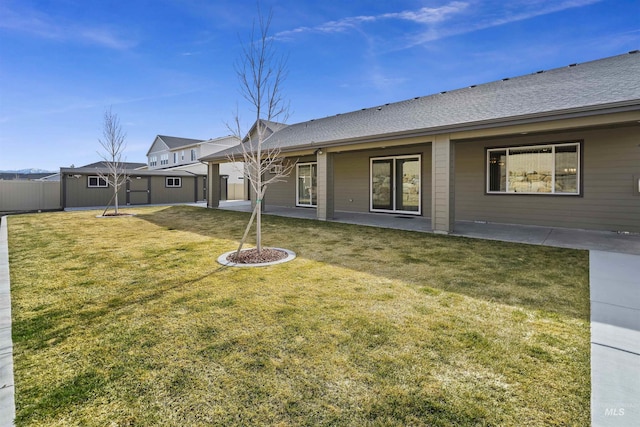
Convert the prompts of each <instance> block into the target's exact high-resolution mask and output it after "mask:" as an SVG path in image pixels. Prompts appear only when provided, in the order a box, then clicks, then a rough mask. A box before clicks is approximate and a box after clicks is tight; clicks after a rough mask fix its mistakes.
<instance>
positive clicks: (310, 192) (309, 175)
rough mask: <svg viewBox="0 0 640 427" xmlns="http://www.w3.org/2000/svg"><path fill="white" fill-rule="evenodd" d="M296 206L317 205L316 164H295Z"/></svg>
mask: <svg viewBox="0 0 640 427" xmlns="http://www.w3.org/2000/svg"><path fill="white" fill-rule="evenodd" d="M296 171H297V173H296V175H297V180H296V187H297V188H296V206H305V207H311V206H317V205H318V194H317V187H318V185H317V178H318V172H317V164H316V163H300V164H298V165H296Z"/></svg>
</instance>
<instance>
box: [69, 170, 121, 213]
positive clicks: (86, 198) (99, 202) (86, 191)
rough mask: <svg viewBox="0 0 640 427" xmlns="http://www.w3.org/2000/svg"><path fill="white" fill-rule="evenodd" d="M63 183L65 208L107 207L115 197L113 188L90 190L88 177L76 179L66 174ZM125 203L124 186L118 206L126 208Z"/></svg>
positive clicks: (119, 195) (82, 176)
mask: <svg viewBox="0 0 640 427" xmlns="http://www.w3.org/2000/svg"><path fill="white" fill-rule="evenodd" d="M92 176H95V175H92ZM61 183H62V185H63V189H62V191H63V199H64V206H63V207H64V208H77V207H86V206H107V204H109V201H110V200H111V197H112V196H113V188H111V187H101V188H90V187H89V185H88V182H87V175H81V176H80V177H79V178H75V177H68V176H67V175H66V174H65V175H63V176H62V179H61ZM125 201H126V189H125V186H124V185H123V186H122V187H120V190H119V191H118V205H119V206H124V205H125V203H126V202H125ZM112 204H113V203H112Z"/></svg>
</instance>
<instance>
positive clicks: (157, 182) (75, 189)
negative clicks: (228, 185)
mask: <svg viewBox="0 0 640 427" xmlns="http://www.w3.org/2000/svg"><path fill="white" fill-rule="evenodd" d="M168 176H171V175H168ZM165 178H166V176H144V175H141V176H140V179H136V175H132V180H131V182H130V186H129V188H130V190H132V192H131V193H129V194H130V204H131V205H143V204H147V203H151V204H166V203H193V202H195V201H196V199H198V200H203V199H204V192H203V189H204V182H203V177H195V176H181V177H180V178H182V187H179V188H167V187H166V184H165ZM196 181H197V184H196ZM61 185H62V192H63V194H62V198H63V201H64V206H63V208H74V207H100V206H107V204H109V202H110V201H111V197H112V195H113V188H111V187H106V188H105V187H101V188H89V187H88V184H87V176H86V175H82V176H81V177H80V178H73V177H71V178H70V177H69V176H68V175H67V174H65V175H64V176H63V181H62V183H61ZM196 185H198V187H196ZM147 188H148V189H149V190H150V193H149V195H147V193H146V192H143V190H145V189H147ZM196 188H197V190H196ZM118 204H119V206H125V205H126V204H127V193H126V185H123V186H122V187H121V188H120V191H119V192H118ZM111 205H113V202H112V203H111Z"/></svg>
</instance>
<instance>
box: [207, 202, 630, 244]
mask: <svg viewBox="0 0 640 427" xmlns="http://www.w3.org/2000/svg"><path fill="white" fill-rule="evenodd" d="M219 209H224V210H232V211H240V212H251V204H250V203H249V202H247V201H233V200H232V201H223V202H220V207H219ZM264 213H265V214H266V215H277V216H285V217H289V218H305V219H316V210H315V209H313V208H290V207H282V206H268V205H267V208H266V210H265V211H264ZM332 221H333V222H342V223H346V224H357V225H366V226H372V227H382V228H394V229H398V230H408V231H420V232H425V233H431V220H430V219H429V218H425V217H421V216H410V215H393V214H379V213H357V212H343V211H336V212H335V214H334V217H333V219H332ZM639 221H640V219H639ZM451 235H453V236H463V237H472V238H477V239H488V240H500V241H504V242H516V243H528V244H532V245H545V246H555V247H561V248H574V249H584V250H599V251H608V252H621V253H627V254H635V255H640V234H621V233H616V232H612V231H592V230H578V229H570V228H555V227H539V226H530V225H513V224H496V223H481V222H471V221H456V223H455V226H454V232H453V233H451Z"/></svg>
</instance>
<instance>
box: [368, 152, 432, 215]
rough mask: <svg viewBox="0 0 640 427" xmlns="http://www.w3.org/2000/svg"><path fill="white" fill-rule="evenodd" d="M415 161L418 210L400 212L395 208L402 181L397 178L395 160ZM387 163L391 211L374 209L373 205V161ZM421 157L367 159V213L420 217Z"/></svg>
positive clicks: (411, 155) (409, 155)
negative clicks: (417, 180) (389, 173)
mask: <svg viewBox="0 0 640 427" xmlns="http://www.w3.org/2000/svg"><path fill="white" fill-rule="evenodd" d="M407 159H409V160H417V162H418V177H419V183H418V188H417V190H418V194H417V197H418V210H417V211H408V210H400V209H398V208H397V205H398V201H397V200H398V199H397V197H398V191H400V193H402V191H403V184H404V183H403V180H402V179H401V177H398V172H399V171H398V170H397V167H398V166H397V165H398V162H397V160H407ZM380 160H381V161H387V162H390V163H391V176H390V177H389V182H390V183H391V194H390V197H391V209H381V208H374V206H373V205H374V203H373V187H374V185H373V182H374V177H373V164H374V162H375V161H380ZM422 181H423V179H422V155H421V154H407V155H400V156H381V157H371V158H369V211H370V212H381V213H395V214H403V215H422Z"/></svg>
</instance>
